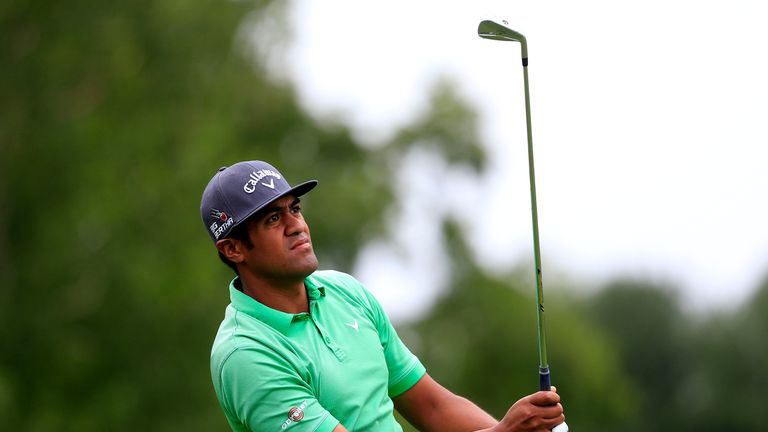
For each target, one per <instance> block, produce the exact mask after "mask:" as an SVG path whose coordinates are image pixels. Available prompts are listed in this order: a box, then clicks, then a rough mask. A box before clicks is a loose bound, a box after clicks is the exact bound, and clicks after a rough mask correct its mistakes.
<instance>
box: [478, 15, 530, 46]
mask: <svg viewBox="0 0 768 432" xmlns="http://www.w3.org/2000/svg"><path fill="white" fill-rule="evenodd" d="M477 34H478V36H480V37H481V38H484V39H493V40H501V41H517V42H524V41H525V36H523V35H522V34H520V33H518V32H516V31H514V30H512V29H511V28H509V27H505V26H503V25H501V24H499V23H496V22H493V21H490V20H485V21H482V22H481V23H480V25H479V26H478V27H477Z"/></svg>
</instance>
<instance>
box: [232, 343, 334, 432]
mask: <svg viewBox="0 0 768 432" xmlns="http://www.w3.org/2000/svg"><path fill="white" fill-rule="evenodd" d="M220 380H221V381H220V382H221V390H222V391H221V393H222V401H221V402H222V406H223V408H224V411H225V413H226V415H227V419H228V421H229V422H230V425H231V426H232V428H233V429H234V430H251V431H269V430H274V431H280V430H288V431H295V432H332V431H333V429H334V428H335V427H336V426H337V425H338V424H339V421H338V420H336V419H335V418H334V417H333V416H332V415H331V414H330V413H329V412H328V411H327V410H326V409H325V408H323V407H322V406H321V405H320V403H319V402H318V401H317V399H316V396H315V392H314V391H313V389H312V387H311V385H310V383H308V380H307V379H304V378H302V376H301V373H300V372H299V370H298V369H297V368H296V367H295V365H293V364H291V362H289V361H287V360H286V359H284V358H281V356H280V355H278V354H276V353H274V352H272V351H271V350H269V349H268V348H266V347H248V348H238V349H236V350H235V351H233V352H232V353H231V354H230V356H229V357H228V358H227V359H226V361H225V362H224V364H223V365H222V367H221V369H220Z"/></svg>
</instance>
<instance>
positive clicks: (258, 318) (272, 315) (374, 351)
mask: <svg viewBox="0 0 768 432" xmlns="http://www.w3.org/2000/svg"><path fill="white" fill-rule="evenodd" d="M316 185H317V181H316V180H310V181H307V182H304V183H301V184H299V185H296V186H293V187H292V186H290V185H289V184H288V182H287V181H286V179H285V178H284V177H283V175H282V174H280V172H279V171H278V170H277V169H276V168H275V167H273V166H272V165H270V164H268V163H266V162H262V161H250V162H239V163H236V164H234V165H232V166H230V167H224V168H221V169H219V171H218V172H217V173H216V174H215V175H214V176H213V178H212V179H211V181H210V182H209V183H208V186H207V187H206V188H205V191H204V192H203V197H202V202H201V205H200V212H201V215H202V218H203V222H204V224H205V228H206V230H207V231H208V234H209V235H210V237H211V239H212V240H213V242H214V243H215V244H216V249H217V250H218V252H219V257H220V258H221V260H222V261H224V263H226V264H227V265H229V266H230V267H231V268H232V269H233V270H234V271H235V273H236V274H237V276H236V277H235V278H234V279H233V280H232V282H231V283H230V284H229V295H230V299H231V304H230V305H229V306H227V308H226V311H225V314H224V320H223V321H222V323H221V326H220V328H219V331H218V334H217V335H216V339H215V341H214V343H213V349H212V351H211V378H212V379H213V386H214V389H215V391H216V396H217V397H218V400H219V403H220V404H221V407H222V409H223V410H224V414H225V416H226V418H227V420H228V422H229V424H230V426H231V427H232V430H234V431H258V432H273V431H274V432H277V431H284V430H287V431H314V432H340V431H366V432H390V431H402V428H401V427H400V425H399V424H398V423H397V421H396V420H395V417H394V410H395V409H396V410H397V411H398V412H399V413H400V414H401V415H402V416H403V417H405V418H406V419H407V420H408V421H409V422H411V424H413V425H414V426H415V427H417V428H418V429H419V430H423V431H441V432H445V431H480V430H484V431H549V430H550V429H552V427H554V426H555V425H557V424H560V423H562V422H563V421H564V418H565V417H564V415H563V408H562V406H561V405H560V403H559V402H560V397H559V396H558V394H557V393H555V391H554V390H553V391H541V392H537V393H534V394H532V395H529V396H526V397H524V398H522V399H520V400H518V401H517V402H515V404H514V405H512V407H511V408H510V409H509V411H508V412H507V414H506V415H505V416H504V418H503V419H502V420H501V421H497V420H495V419H494V418H493V417H491V416H490V415H489V414H487V413H486V412H484V411H483V410H482V409H480V408H479V407H477V406H476V405H475V404H474V403H472V402H470V401H469V400H467V399H464V398H462V397H460V396H457V395H455V394H453V393H451V392H450V391H449V390H447V389H445V388H444V387H442V386H441V385H440V384H438V383H437V382H436V381H435V380H433V379H432V378H431V377H430V376H429V374H427V372H426V369H425V367H424V365H422V364H421V362H420V361H419V359H418V358H417V357H416V356H415V355H413V354H412V353H411V352H410V351H409V350H408V348H407V347H406V346H405V345H404V344H403V342H402V341H401V340H400V338H399V337H398V336H397V333H396V332H395V329H394V328H393V327H392V324H390V322H389V319H388V318H387V316H386V315H385V314H384V311H383V310H382V308H381V306H380V305H379V303H378V302H377V301H376V299H375V298H374V297H373V295H371V293H369V292H368V291H367V290H366V289H365V287H363V285H362V284H360V282H358V281H357V280H355V279H354V278H353V277H352V276H350V275H348V274H344V273H340V272H336V271H326V270H323V271H319V270H317V268H318V261H317V258H316V257H315V253H314V249H313V246H312V241H311V238H310V234H309V226H308V225H307V223H306V221H305V220H304V217H303V215H302V211H301V201H300V197H301V196H302V195H304V194H305V193H307V192H309V191H310V190H312V189H313V188H314V187H315V186H316ZM492 384H493V383H492V382H489V385H492Z"/></svg>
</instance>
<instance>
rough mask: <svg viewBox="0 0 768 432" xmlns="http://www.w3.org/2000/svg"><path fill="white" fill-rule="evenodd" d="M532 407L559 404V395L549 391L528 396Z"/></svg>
mask: <svg viewBox="0 0 768 432" xmlns="http://www.w3.org/2000/svg"><path fill="white" fill-rule="evenodd" d="M529 398H530V399H529V400H530V402H531V403H532V404H533V405H537V406H549V405H555V404H556V403H558V402H560V395H558V394H557V393H555V392H551V391H540V392H536V393H534V394H532V395H530V396H529Z"/></svg>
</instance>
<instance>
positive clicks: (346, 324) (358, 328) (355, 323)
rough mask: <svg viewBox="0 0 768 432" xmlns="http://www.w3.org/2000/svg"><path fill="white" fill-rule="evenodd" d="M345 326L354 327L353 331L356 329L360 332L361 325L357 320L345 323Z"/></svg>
mask: <svg viewBox="0 0 768 432" xmlns="http://www.w3.org/2000/svg"><path fill="white" fill-rule="evenodd" d="M344 325H345V326H349V327H352V328H353V329H355V331H356V332H359V331H360V325H359V324H358V323H357V319H355V320H354V322H351V323H344Z"/></svg>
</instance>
